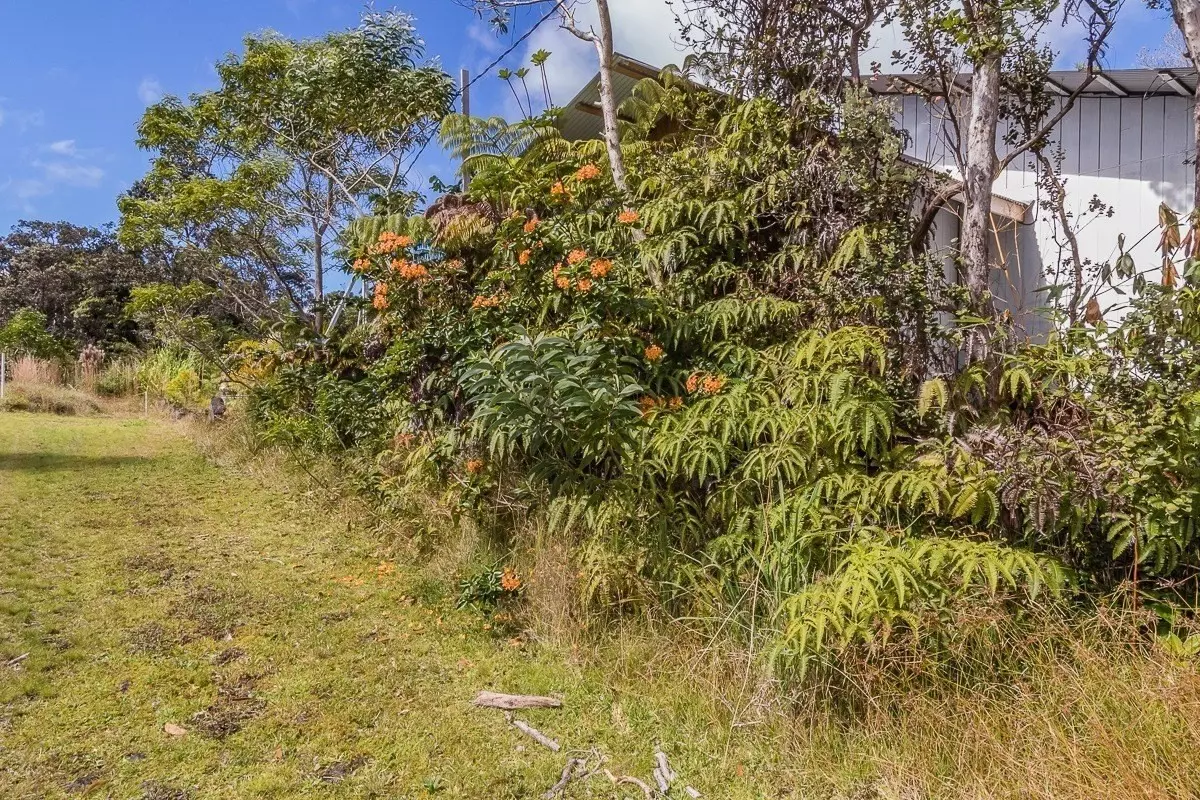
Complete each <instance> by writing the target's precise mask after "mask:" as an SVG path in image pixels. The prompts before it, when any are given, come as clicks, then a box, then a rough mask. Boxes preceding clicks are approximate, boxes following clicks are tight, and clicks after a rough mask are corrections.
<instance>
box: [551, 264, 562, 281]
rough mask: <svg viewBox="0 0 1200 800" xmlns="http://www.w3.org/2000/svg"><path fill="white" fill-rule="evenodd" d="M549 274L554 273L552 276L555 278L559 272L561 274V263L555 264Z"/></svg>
mask: <svg viewBox="0 0 1200 800" xmlns="http://www.w3.org/2000/svg"><path fill="white" fill-rule="evenodd" d="M551 272H552V273H554V275H555V276H556V277H557V276H558V274H559V273H560V272H562V262H561V261H560V262H558V263H557V264H555V265H554V269H552V270H551Z"/></svg>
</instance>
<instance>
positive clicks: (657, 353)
mask: <svg viewBox="0 0 1200 800" xmlns="http://www.w3.org/2000/svg"><path fill="white" fill-rule="evenodd" d="M643 352H644V353H645V355H646V360H647V361H658V360H659V359H660V358H662V357H663V349H662V348H661V347H659V346H658V345H656V344H652V345H650V346H649V347H647V348H646V349H645V351H643Z"/></svg>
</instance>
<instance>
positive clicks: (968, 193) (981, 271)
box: [959, 53, 1001, 317]
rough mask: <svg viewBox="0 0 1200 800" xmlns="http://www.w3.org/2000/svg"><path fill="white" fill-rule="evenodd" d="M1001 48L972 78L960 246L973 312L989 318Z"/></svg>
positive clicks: (992, 310)
mask: <svg viewBox="0 0 1200 800" xmlns="http://www.w3.org/2000/svg"><path fill="white" fill-rule="evenodd" d="M1000 61H1001V56H1000V54H999V53H994V54H989V55H986V56H984V57H983V58H982V59H981V60H980V61H979V63H978V64H976V66H975V69H974V72H973V74H972V79H971V120H970V124H969V127H968V128H967V147H966V153H965V160H966V164H965V169H966V175H964V176H963V177H964V180H963V220H962V231H961V234H960V241H959V247H960V251H961V255H962V260H963V269H964V275H963V279H964V280H963V283H964V285H965V286H966V288H967V291H968V292H969V293H970V295H971V306H972V311H974V312H975V313H977V314H979V315H980V316H983V317H991V316H992V314H993V312H994V308H993V306H992V301H991V294H990V289H989V287H990V278H991V265H990V263H989V261H988V235H989V232H990V228H991V226H990V224H989V217H990V211H991V205H992V182H993V181H994V180H995V177H996V173H995V170H996V125H997V121H998V120H999V116H1000Z"/></svg>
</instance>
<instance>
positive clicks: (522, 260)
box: [517, 250, 533, 266]
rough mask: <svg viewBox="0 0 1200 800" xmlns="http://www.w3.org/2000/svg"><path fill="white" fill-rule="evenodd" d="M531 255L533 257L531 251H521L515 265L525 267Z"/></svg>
mask: <svg viewBox="0 0 1200 800" xmlns="http://www.w3.org/2000/svg"><path fill="white" fill-rule="evenodd" d="M532 255H533V253H532V252H531V251H529V250H522V251H521V253H520V255H518V256H517V263H518V264H520V265H521V266H525V265H526V264H528V263H529V257H530V256H532Z"/></svg>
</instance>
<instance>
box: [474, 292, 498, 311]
mask: <svg viewBox="0 0 1200 800" xmlns="http://www.w3.org/2000/svg"><path fill="white" fill-rule="evenodd" d="M503 300H504V296H503V295H501V294H489V295H482V294H477V295H475V300H474V301H473V302H472V303H471V310H473V311H478V310H479V309H481V308H499V307H500V303H501V302H503Z"/></svg>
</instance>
